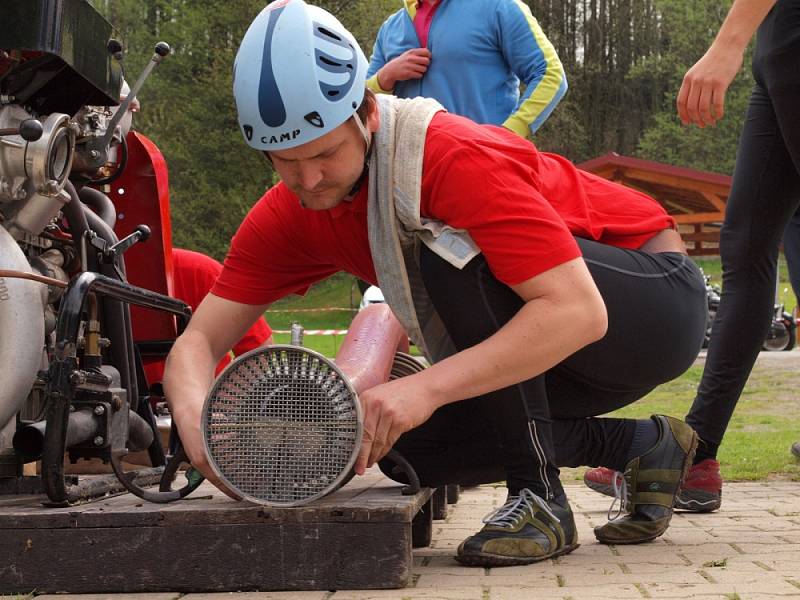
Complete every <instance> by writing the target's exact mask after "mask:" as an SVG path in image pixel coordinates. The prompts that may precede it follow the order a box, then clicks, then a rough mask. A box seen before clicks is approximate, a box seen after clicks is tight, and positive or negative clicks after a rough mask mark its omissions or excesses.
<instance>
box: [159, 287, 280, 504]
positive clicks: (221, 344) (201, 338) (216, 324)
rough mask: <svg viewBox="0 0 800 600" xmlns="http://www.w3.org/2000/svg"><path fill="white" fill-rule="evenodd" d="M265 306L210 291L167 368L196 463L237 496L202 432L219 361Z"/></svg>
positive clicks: (175, 414)
mask: <svg viewBox="0 0 800 600" xmlns="http://www.w3.org/2000/svg"><path fill="white" fill-rule="evenodd" d="M265 308H266V306H260V305H255V306H254V305H249V304H240V303H238V302H232V301H230V300H225V299H223V298H220V297H219V296H214V295H213V294H208V295H207V296H206V297H205V299H204V300H203V302H202V303H201V304H200V306H198V307H197V312H195V314H194V315H193V316H192V319H191V321H190V322H189V325H188V327H187V328H186V331H184V332H183V334H182V335H181V336H180V337H179V338H178V339H177V340H176V341H175V344H174V346H173V347H172V351H171V352H170V353H169V356H167V363H166V367H165V370H164V392H165V395H166V398H167V401H168V402H169V407H170V411H171V413H172V418H173V419H174V420H175V425H176V426H177V427H178V433H179V434H180V436H181V442H182V443H183V447H184V449H185V450H186V454H187V456H188V457H189V460H190V461H191V463H192V466H194V467H195V468H196V469H197V470H198V471H200V472H201V473H202V474H203V475H204V476H205V478H206V479H208V480H209V481H211V482H212V483H213V484H214V485H216V486H217V487H219V488H220V489H221V490H222V491H224V492H225V493H227V494H228V495H229V496H231V497H235V495H234V494H232V493H231V492H230V490H227V489H226V488H225V487H224V486H223V485H221V483H220V481H219V479H218V478H217V477H216V476H215V475H214V473H213V471H212V470H211V468H210V466H209V464H208V457H207V456H206V453H205V448H204V445H203V437H202V433H201V432H200V422H201V417H202V411H203V403H204V402H205V399H206V396H207V394H208V391H209V389H210V388H211V384H212V383H213V382H214V369H215V367H216V365H217V363H218V362H219V360H220V359H221V358H222V357H223V355H224V354H225V353H226V352H228V351H229V350H230V349H231V347H233V345H234V344H235V343H236V342H237V341H238V340H239V339H240V338H241V337H242V335H244V333H245V332H246V331H247V329H248V328H249V327H250V326H251V325H252V324H253V323H254V322H255V321H256V319H258V318H259V317H260V316H261V315H262V314H264V309H265Z"/></svg>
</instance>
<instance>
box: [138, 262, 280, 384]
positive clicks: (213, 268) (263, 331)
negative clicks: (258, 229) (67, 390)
mask: <svg viewBox="0 0 800 600" xmlns="http://www.w3.org/2000/svg"><path fill="white" fill-rule="evenodd" d="M172 267H173V273H174V279H173V295H174V296H175V297H176V298H178V299H179V300H183V301H184V302H186V304H188V305H189V306H191V307H192V312H195V311H196V310H197V307H198V306H200V303H201V302H202V301H203V298H205V297H206V294H208V292H209V290H211V288H212V287H213V285H214V283H215V282H216V281H217V277H219V274H220V273H221V272H222V265H221V264H220V263H219V262H217V261H216V260H214V259H213V258H211V257H210V256H206V255H205V254H202V253H200V252H194V251H192V250H184V249H183V248H173V249H172ZM271 343H272V329H270V326H269V325H267V321H266V320H265V319H264V317H263V316H261V317H259V318H258V319H257V320H256V322H255V323H253V325H252V326H251V327H250V329H248V330H247V332H246V333H245V334H244V336H242V338H241V339H240V340H239V341H238V342H236V344H235V345H234V346H233V347H232V351H233V355H234V356H239V355H240V354H244V353H245V352H249V351H250V350H254V349H255V348H258V347H259V346H263V345H264V344H271ZM230 362H231V355H230V352H226V353H225V355H224V356H223V357H222V358H221V359H220V361H219V362H218V363H217V366H216V368H215V369H214V374H215V375H219V374H220V373H221V372H222V370H223V369H224V368H225V367H227V366H228V364H230ZM144 370H145V376H146V378H147V382H148V384H150V385H153V384H155V383H161V381H162V380H163V379H164V361H163V360H159V361H156V362H150V363H147V364H145V365H144Z"/></svg>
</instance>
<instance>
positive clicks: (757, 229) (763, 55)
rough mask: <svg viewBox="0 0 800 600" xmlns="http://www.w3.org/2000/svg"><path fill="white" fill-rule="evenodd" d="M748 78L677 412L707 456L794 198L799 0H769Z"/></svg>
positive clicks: (799, 161)
mask: <svg viewBox="0 0 800 600" xmlns="http://www.w3.org/2000/svg"><path fill="white" fill-rule="evenodd" d="M753 75H754V77H755V80H756V84H755V87H754V88H753V93H752V96H751V97H750V105H749V107H748V110H747V117H746V120H745V124H744V129H743V130H742V137H741V139H740V141H739V151H738V154H737V157H736V169H735V171H734V176H733V186H732V188H731V193H730V196H729V198H728V202H727V206H726V209H725V222H724V223H723V225H722V230H721V233H720V248H719V250H720V255H721V257H722V283H723V286H722V298H721V299H720V304H719V309H718V311H717V315H716V317H715V319H714V326H713V328H712V330H711V340H710V343H709V348H708V357H707V359H706V366H705V369H704V371H703V378H702V380H701V382H700V386H699V387H698V390H697V397H696V398H695V401H694V403H693V404H692V408H691V410H690V412H689V414H688V415H687V417H686V422H687V423H689V424H690V425H691V426H692V427H694V428H695V429H696V430H697V433H698V434H699V436H700V438H701V446H700V448H699V449H698V454H697V458H696V461H697V460H702V459H703V458H707V457H713V456H715V455H716V450H717V447H718V446H719V444H720V443H721V442H722V437H723V435H724V433H725V429H726V428H727V426H728V422H729V421H730V418H731V415H732V414H733V410H734V408H735V407H736V403H737V401H738V400H739V396H740V394H741V392H742V388H743V387H744V385H745V383H746V382H747V378H748V377H749V376H750V371H751V370H752V368H753V363H754V362H755V359H756V357H757V356H758V352H759V349H760V348H761V343H762V342H763V340H764V336H765V335H766V333H767V329H768V328H769V324H770V320H771V315H772V307H773V302H774V300H773V299H774V294H775V273H776V265H777V260H778V244H779V242H780V239H781V236H782V235H783V232H784V229H785V227H786V224H787V223H788V221H789V219H790V218H791V217H792V215H793V214H794V213H795V211H796V210H797V208H798V205H800V0H778V2H777V4H776V5H775V6H774V7H773V8H772V10H771V11H770V13H769V14H768V15H767V17H766V18H765V19H764V22H763V23H762V24H761V27H760V28H759V30H758V37H757V42H756V50H755V54H754V55H753Z"/></svg>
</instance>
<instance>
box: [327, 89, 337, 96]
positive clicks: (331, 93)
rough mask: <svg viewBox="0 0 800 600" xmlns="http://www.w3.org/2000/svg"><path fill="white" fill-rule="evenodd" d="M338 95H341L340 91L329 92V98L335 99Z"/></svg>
mask: <svg viewBox="0 0 800 600" xmlns="http://www.w3.org/2000/svg"><path fill="white" fill-rule="evenodd" d="M338 95H339V90H328V96H330V97H331V98H335V97H336V96H338Z"/></svg>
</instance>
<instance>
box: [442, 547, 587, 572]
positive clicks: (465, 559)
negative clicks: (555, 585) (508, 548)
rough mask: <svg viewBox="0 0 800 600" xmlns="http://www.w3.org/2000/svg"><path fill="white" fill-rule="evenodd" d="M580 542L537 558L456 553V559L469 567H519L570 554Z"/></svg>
mask: <svg viewBox="0 0 800 600" xmlns="http://www.w3.org/2000/svg"><path fill="white" fill-rule="evenodd" d="M579 546H580V544H577V543H576V544H573V545H571V546H565V547H564V548H562V549H561V550H559V551H557V552H553V553H552V554H548V555H546V556H537V557H536V558H512V557H510V556H500V555H499V554H470V555H467V556H458V555H456V560H457V561H458V562H459V563H461V564H462V565H464V566H467V567H517V566H520V565H531V564H533V563H537V562H542V561H543V560H548V559H550V558H556V557H557V556H563V555H564V554H569V553H570V552H572V551H573V550H575V548H577V547H579Z"/></svg>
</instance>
